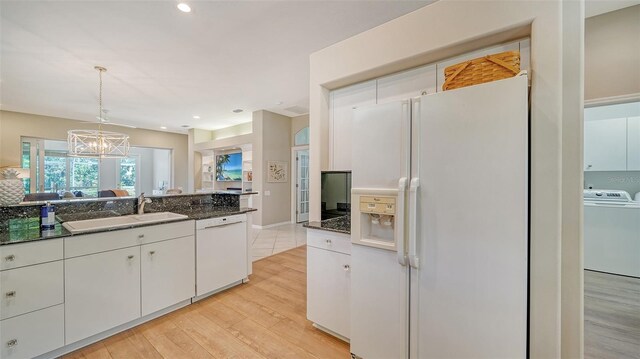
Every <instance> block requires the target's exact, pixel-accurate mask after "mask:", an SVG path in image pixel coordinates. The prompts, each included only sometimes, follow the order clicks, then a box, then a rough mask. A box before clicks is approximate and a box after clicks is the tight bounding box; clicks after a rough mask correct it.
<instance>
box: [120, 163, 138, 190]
mask: <svg viewBox="0 0 640 359" xmlns="http://www.w3.org/2000/svg"><path fill="white" fill-rule="evenodd" d="M137 172H138V171H137V161H136V159H135V158H132V157H129V158H123V159H121V160H120V178H119V183H120V189H124V190H127V192H129V195H130V196H135V195H136V179H137Z"/></svg>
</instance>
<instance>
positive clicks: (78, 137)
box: [67, 66, 129, 158]
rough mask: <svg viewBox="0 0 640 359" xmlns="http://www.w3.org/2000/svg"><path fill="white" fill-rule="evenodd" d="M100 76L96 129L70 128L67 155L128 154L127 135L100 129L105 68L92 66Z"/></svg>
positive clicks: (105, 156) (119, 155) (118, 155)
mask: <svg viewBox="0 0 640 359" xmlns="http://www.w3.org/2000/svg"><path fill="white" fill-rule="evenodd" d="M94 68H95V69H96V70H97V71H98V75H99V77H100V93H99V97H98V105H99V108H98V129H97V130H70V131H68V132H67V147H68V150H69V152H68V155H69V156H71V157H91V158H123V157H127V156H128V155H129V136H128V135H125V134H123V133H118V132H109V131H103V130H102V116H103V110H102V73H103V72H106V71H107V69H106V68H104V67H102V66H95V67H94Z"/></svg>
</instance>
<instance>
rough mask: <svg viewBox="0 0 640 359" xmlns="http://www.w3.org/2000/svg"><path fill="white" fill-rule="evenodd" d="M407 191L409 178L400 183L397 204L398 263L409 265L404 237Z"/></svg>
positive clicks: (401, 180)
mask: <svg viewBox="0 0 640 359" xmlns="http://www.w3.org/2000/svg"><path fill="white" fill-rule="evenodd" d="M406 191H407V177H402V178H400V180H399V181H398V199H397V203H396V209H397V211H396V223H395V226H396V233H395V234H396V246H397V251H398V263H400V264H401V265H403V266H406V265H407V251H406V249H405V236H404V213H405V209H404V199H405V194H406Z"/></svg>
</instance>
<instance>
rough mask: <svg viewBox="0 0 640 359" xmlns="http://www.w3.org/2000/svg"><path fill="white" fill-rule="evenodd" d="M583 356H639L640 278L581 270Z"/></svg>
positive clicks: (600, 358)
mask: <svg viewBox="0 0 640 359" xmlns="http://www.w3.org/2000/svg"><path fill="white" fill-rule="evenodd" d="M584 319H585V320H584V357H585V359H612V358H616V359H628V358H634V359H638V358H640V279H637V278H630V277H623V276H618V275H612V274H607V273H599V272H592V271H585V272H584Z"/></svg>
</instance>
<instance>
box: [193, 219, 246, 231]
mask: <svg viewBox="0 0 640 359" xmlns="http://www.w3.org/2000/svg"><path fill="white" fill-rule="evenodd" d="M238 223H242V221H238V222H229V223H223V224H215V225H213V226H207V227H204V228H200V229H199V230H203V229H211V228H220V227H226V226H230V225H232V224H238Z"/></svg>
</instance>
